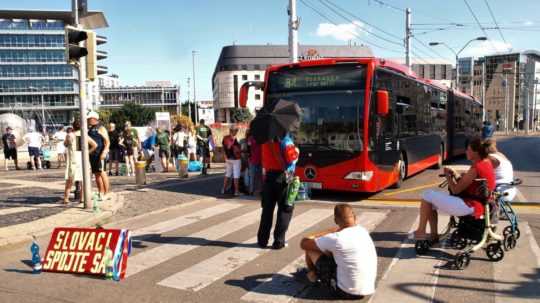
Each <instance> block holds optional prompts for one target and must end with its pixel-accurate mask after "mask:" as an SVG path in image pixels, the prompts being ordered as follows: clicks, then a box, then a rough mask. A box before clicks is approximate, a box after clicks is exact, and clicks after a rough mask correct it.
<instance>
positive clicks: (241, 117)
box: [231, 108, 253, 123]
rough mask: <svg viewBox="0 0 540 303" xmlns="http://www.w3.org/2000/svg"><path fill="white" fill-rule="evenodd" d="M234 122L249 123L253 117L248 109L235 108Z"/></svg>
mask: <svg viewBox="0 0 540 303" xmlns="http://www.w3.org/2000/svg"><path fill="white" fill-rule="evenodd" d="M231 114H232V120H233V122H236V123H238V122H249V121H251V119H253V115H252V114H251V112H250V111H249V109H247V108H233V109H232V111H231Z"/></svg>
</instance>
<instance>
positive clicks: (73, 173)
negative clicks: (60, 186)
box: [62, 121, 97, 204]
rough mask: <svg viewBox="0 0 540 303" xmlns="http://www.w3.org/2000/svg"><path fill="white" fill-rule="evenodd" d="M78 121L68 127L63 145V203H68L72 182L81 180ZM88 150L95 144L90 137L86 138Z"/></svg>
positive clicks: (92, 148) (94, 146) (92, 150)
mask: <svg viewBox="0 0 540 303" xmlns="http://www.w3.org/2000/svg"><path fill="white" fill-rule="evenodd" d="M79 125H80V124H79V121H76V122H74V123H73V128H71V127H70V128H69V129H68V131H67V134H66V138H65V140H64V143H63V144H64V146H65V148H66V156H67V157H66V172H65V180H66V186H65V188H64V199H63V201H62V202H63V204H68V203H69V193H70V192H71V187H72V186H73V182H75V181H82V164H81V160H82V156H81V146H80V142H81V141H80V140H81V131H80V126H79ZM88 146H89V149H88V151H89V152H94V150H95V149H96V147H97V144H96V142H95V141H94V140H92V138H88Z"/></svg>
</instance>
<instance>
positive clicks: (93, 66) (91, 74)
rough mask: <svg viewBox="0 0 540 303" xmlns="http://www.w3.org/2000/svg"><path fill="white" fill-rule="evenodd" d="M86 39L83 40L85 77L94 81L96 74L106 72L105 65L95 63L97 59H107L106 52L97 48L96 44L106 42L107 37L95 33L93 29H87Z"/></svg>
mask: <svg viewBox="0 0 540 303" xmlns="http://www.w3.org/2000/svg"><path fill="white" fill-rule="evenodd" d="M87 34H88V39H86V41H85V46H86V50H87V51H88V55H87V56H86V79H88V80H90V81H94V80H95V79H96V78H97V77H98V75H104V74H106V73H107V72H108V70H107V67H106V66H101V65H97V63H98V61H99V60H103V59H107V52H105V51H103V50H98V48H97V46H98V45H101V44H105V43H107V38H105V37H103V36H98V35H96V33H95V32H93V31H87Z"/></svg>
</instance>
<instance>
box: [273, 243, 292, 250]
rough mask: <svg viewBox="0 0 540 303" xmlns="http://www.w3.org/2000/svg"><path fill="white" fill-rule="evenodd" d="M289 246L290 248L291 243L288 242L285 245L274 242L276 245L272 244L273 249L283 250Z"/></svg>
mask: <svg viewBox="0 0 540 303" xmlns="http://www.w3.org/2000/svg"><path fill="white" fill-rule="evenodd" d="M288 246H289V243H287V242H285V243H279V242H274V244H272V249H282V248H285V247H288Z"/></svg>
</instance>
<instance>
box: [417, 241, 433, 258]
mask: <svg viewBox="0 0 540 303" xmlns="http://www.w3.org/2000/svg"><path fill="white" fill-rule="evenodd" d="M429 248H430V245H429V241H427V240H420V241H416V243H415V244H414V249H415V250H416V254H417V255H425V254H426V253H427V252H428V251H429Z"/></svg>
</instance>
